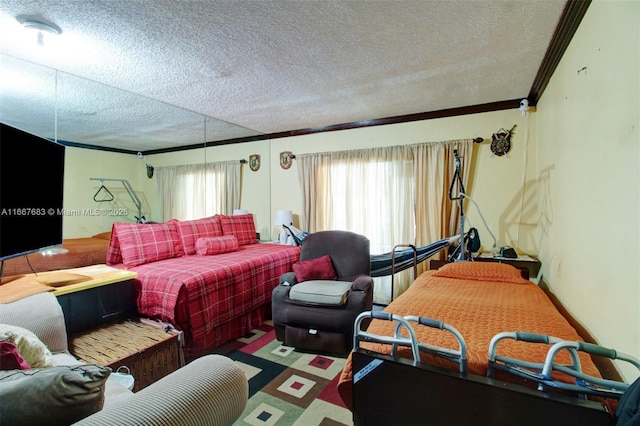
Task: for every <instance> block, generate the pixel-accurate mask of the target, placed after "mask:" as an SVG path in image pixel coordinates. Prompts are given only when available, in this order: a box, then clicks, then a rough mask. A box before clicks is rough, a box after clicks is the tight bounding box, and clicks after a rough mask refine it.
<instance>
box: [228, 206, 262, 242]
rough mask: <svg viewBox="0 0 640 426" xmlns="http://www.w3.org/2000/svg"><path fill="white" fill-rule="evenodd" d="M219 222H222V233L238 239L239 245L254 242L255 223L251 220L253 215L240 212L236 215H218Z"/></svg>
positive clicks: (255, 240) (256, 239) (255, 238)
mask: <svg viewBox="0 0 640 426" xmlns="http://www.w3.org/2000/svg"><path fill="white" fill-rule="evenodd" d="M219 217H220V223H221V224H222V233H223V234H224V235H233V236H234V237H236V238H237V239H238V244H239V245H241V246H244V245H247V244H256V243H257V242H258V238H257V237H256V225H255V223H254V222H253V215H252V214H251V213H249V214H241V215H237V216H224V215H220V216H219Z"/></svg>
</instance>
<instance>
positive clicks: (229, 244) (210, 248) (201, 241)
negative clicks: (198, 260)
mask: <svg viewBox="0 0 640 426" xmlns="http://www.w3.org/2000/svg"><path fill="white" fill-rule="evenodd" d="M236 250H238V239H237V238H236V237H234V236H233V235H223V236H221V237H201V238H198V240H197V241H196V253H198V254H199V255H200V256H208V255H212V254H222V253H230V252H232V251H236Z"/></svg>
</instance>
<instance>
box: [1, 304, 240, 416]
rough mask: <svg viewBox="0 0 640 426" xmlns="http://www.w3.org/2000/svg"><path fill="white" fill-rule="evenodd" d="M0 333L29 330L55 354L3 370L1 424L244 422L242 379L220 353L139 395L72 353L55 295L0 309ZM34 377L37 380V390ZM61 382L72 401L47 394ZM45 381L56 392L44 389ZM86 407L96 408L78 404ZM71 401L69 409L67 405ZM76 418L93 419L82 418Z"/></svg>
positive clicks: (188, 366)
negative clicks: (42, 364)
mask: <svg viewBox="0 0 640 426" xmlns="http://www.w3.org/2000/svg"><path fill="white" fill-rule="evenodd" d="M1 327H4V328H5V329H12V328H16V327H17V328H18V329H24V330H28V331H30V332H32V333H33V334H34V335H35V336H37V338H38V339H39V342H42V343H44V344H45V345H46V349H48V350H49V352H50V353H48V354H47V357H50V358H52V363H53V365H54V366H53V367H47V368H40V369H36V368H33V369H30V370H17V369H14V370H10V371H7V370H5V371H0V416H1V417H0V418H1V419H2V423H3V424H4V423H5V421H6V422H7V424H9V423H11V424H39V423H46V424H49V425H54V424H69V423H73V422H77V423H75V424H78V425H130V424H163V425H194V426H195V425H198V426H201V425H228V424H231V423H233V422H234V421H235V420H236V419H237V418H238V417H239V416H240V414H241V413H242V411H243V410H244V408H245V406H246V403H247V399H248V384H247V379H246V376H245V374H244V373H243V371H242V370H241V369H240V368H239V367H238V366H237V365H236V364H235V363H234V362H233V361H232V360H230V359H229V358H226V357H224V356H221V355H206V356H203V357H200V358H197V359H195V360H193V361H192V362H190V363H189V364H187V365H186V366H184V367H182V368H180V369H178V370H176V371H174V372H173V373H171V374H169V375H168V376H165V377H164V378H162V379H160V380H159V381H157V382H155V383H153V384H151V385H149V386H147V387H145V388H144V389H142V390H140V391H139V392H136V393H133V392H131V391H129V390H128V389H127V388H126V387H125V386H123V385H122V384H121V383H120V382H119V381H117V380H115V375H114V374H113V373H112V372H111V369H108V368H104V367H100V366H91V365H81V363H80V362H79V361H78V360H77V359H76V358H75V357H74V356H73V355H72V354H70V353H69V351H68V346H67V333H66V329H65V322H64V315H63V312H62V309H61V307H60V305H59V304H58V302H57V300H56V298H55V296H53V295H52V294H51V293H41V294H37V295H34V296H30V297H27V298H25V299H22V300H19V301H17V302H13V303H10V304H4V305H0V328H1ZM38 339H35V340H38ZM58 373H60V374H58ZM74 374H77V376H75V377H74V376H73V375H74ZM47 376H54V379H51V378H50V377H49V378H47ZM34 378H35V379H36V380H37V379H40V382H39V383H36V384H34V383H35V382H33V380H34ZM27 380H32V381H31V382H29V381H27ZM43 380H44V382H43ZM47 380H48V382H47ZM60 382H65V383H63V385H62V387H63V388H65V390H64V392H68V391H69V392H70V393H71V395H65V396H58V395H53V393H54V391H53V390H51V391H48V390H47V389H51V388H52V387H55V388H56V389H57V388H58V387H59V386H58V384H59V383H60ZM21 383H25V384H26V386H25V385H24V384H21ZM43 383H45V384H46V385H49V383H53V384H55V386H51V387H50V388H47V387H44V385H43ZM20 386H22V388H20ZM43 387H44V390H43ZM83 392H84V393H86V394H84V393H83ZM16 396H18V397H16ZM34 401H37V403H34ZM62 401H64V402H62ZM85 402H86V403H88V404H92V405H91V406H89V407H87V406H86V405H85V406H79V405H78V404H80V405H82V404H84V403H85ZM49 403H51V406H48V404H49ZM67 403H68V404H70V406H69V407H67V406H65V405H64V404H67ZM61 404H62V406H61ZM96 405H97V407H96ZM92 407H93V408H92ZM96 408H97V411H96ZM22 410H24V411H22ZM83 410H84V411H83ZM87 410H88V411H87ZM79 412H80V413H83V412H84V413H87V412H88V413H91V414H90V415H88V416H87V417H84V418H80V419H79V418H78V414H77V413H79ZM23 413H24V417H23V416H22V414H23ZM69 416H70V417H69ZM10 419H12V420H10ZM43 419H46V421H43Z"/></svg>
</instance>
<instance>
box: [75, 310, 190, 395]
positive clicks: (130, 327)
mask: <svg viewBox="0 0 640 426" xmlns="http://www.w3.org/2000/svg"><path fill="white" fill-rule="evenodd" d="M180 337H181V336H180V333H179V332H177V331H175V330H166V329H163V328H161V327H157V326H154V325H151V324H148V323H143V322H139V321H132V320H127V321H121V322H117V323H113V324H106V325H103V326H100V327H98V328H95V329H92V330H88V331H85V332H82V333H77V334H74V335H72V336H71V337H70V338H69V351H70V352H71V353H72V354H73V355H74V356H76V357H77V358H79V359H81V360H82V361H84V362H86V363H88V364H97V365H102V366H106V367H111V368H112V369H113V371H116V370H117V369H118V367H120V366H126V367H127V368H128V369H129V370H130V372H131V374H132V375H133V377H134V378H135V385H134V387H133V391H134V392H136V391H139V390H140V389H143V388H144V387H146V386H149V385H150V384H152V383H154V382H155V381H157V380H159V379H161V378H162V377H164V376H166V375H167V374H169V373H171V372H173V371H175V370H177V369H178V368H180V367H182V366H183V365H184V357H183V356H182V348H181V345H180V341H181V339H180Z"/></svg>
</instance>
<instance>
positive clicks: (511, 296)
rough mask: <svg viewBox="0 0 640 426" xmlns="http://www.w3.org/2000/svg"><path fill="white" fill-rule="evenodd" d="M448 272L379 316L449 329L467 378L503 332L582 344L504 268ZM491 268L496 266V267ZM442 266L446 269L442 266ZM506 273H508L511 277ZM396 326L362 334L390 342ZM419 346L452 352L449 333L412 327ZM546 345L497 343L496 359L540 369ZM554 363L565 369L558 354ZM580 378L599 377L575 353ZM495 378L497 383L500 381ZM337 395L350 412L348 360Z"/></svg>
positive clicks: (475, 265)
mask: <svg viewBox="0 0 640 426" xmlns="http://www.w3.org/2000/svg"><path fill="white" fill-rule="evenodd" d="M451 265H453V266H451V267H450V268H449V269H448V270H446V269H440V270H438V271H427V272H425V273H423V274H422V275H420V276H419V277H418V278H417V279H416V280H415V282H414V283H413V284H411V286H410V287H409V289H408V290H407V291H406V292H405V293H403V294H402V295H401V296H400V297H398V298H397V299H396V300H394V301H393V302H392V303H391V304H390V305H389V306H388V307H387V308H386V309H385V310H384V311H385V312H389V313H394V314H398V315H401V316H407V315H416V316H422V317H428V318H432V319H435V320H438V321H442V322H445V323H447V324H449V325H451V326H453V327H455V328H456V329H457V330H458V331H459V332H460V333H461V334H462V336H463V337H464V340H465V342H466V345H467V356H468V372H469V373H471V374H478V375H481V376H485V375H486V373H487V368H488V354H489V344H490V341H491V339H492V337H493V336H495V335H496V334H498V333H501V332H505V331H510V332H511V331H521V332H530V333H538V334H546V335H549V336H554V337H558V338H560V339H564V340H572V341H575V340H582V338H581V337H580V336H579V335H578V333H577V331H576V330H575V329H574V328H573V327H572V326H571V325H570V324H569V322H568V321H567V320H566V319H565V318H564V317H563V316H562V315H561V314H560V313H559V312H558V310H557V309H556V307H555V306H554V305H553V303H552V302H551V300H550V299H549V298H548V297H547V295H546V294H545V292H544V291H543V290H542V289H541V288H539V287H538V286H537V285H535V284H533V283H531V282H530V281H526V280H523V279H522V278H521V277H520V275H519V271H518V270H517V269H515V268H513V267H511V266H509V265H505V264H497V263H487V262H464V265H463V263H462V262H461V263H460V264H451ZM495 265H501V266H499V267H496V266H495ZM447 266H448V265H447ZM509 268H512V269H513V271H511V270H510V269H509ZM395 326H396V323H395V322H391V321H384V320H377V319H376V320H373V321H372V322H371V325H370V326H369V327H368V329H367V332H368V333H372V334H376V335H382V336H392V335H393V332H394V329H395ZM414 330H415V331H416V336H417V338H418V340H419V341H421V342H423V343H427V344H430V345H435V346H440V347H444V348H448V349H458V343H457V340H455V338H454V337H453V335H451V334H450V333H447V332H444V331H440V330H437V329H433V328H428V327H425V326H422V325H417V324H416V325H414ZM361 347H362V348H364V349H369V350H372V351H375V352H378V353H383V354H388V353H389V352H390V347H389V345H384V344H379V343H363V344H362V345H361ZM549 347H550V346H549V345H543V344H532V343H526V342H517V341H515V340H505V341H502V342H501V343H500V344H499V346H498V354H499V355H503V356H509V357H512V358H517V359H520V360H524V361H529V362H536V363H543V362H544V360H545V356H546V353H547V351H548V349H549ZM398 354H399V355H400V356H403V357H406V358H412V356H411V351H410V349H408V348H401V349H399V350H398ZM560 355H563V356H559V357H558V358H557V362H559V363H569V362H570V360H569V357H568V355H567V354H566V353H562V354H560ZM421 361H422V363H424V364H429V365H437V366H442V367H448V368H452V369H457V365H456V364H453V363H451V362H450V361H446V360H443V359H441V358H435V357H433V356H432V355H429V354H421ZM580 361H581V363H582V368H583V372H585V373H586V374H589V375H592V376H595V377H601V376H600V373H599V371H598V369H597V368H596V366H595V364H594V363H593V361H592V360H591V358H590V357H589V355H588V354H585V353H580ZM497 377H498V378H503V377H502V376H501V375H498V376H497ZM338 391H339V393H340V395H341V397H342V399H343V400H344V402H345V404H346V405H347V406H348V407H352V371H351V356H349V357H348V359H347V363H346V365H345V367H344V369H343V371H342V374H341V377H340V379H339V382H338Z"/></svg>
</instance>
